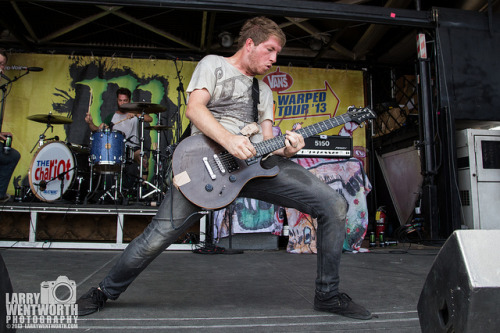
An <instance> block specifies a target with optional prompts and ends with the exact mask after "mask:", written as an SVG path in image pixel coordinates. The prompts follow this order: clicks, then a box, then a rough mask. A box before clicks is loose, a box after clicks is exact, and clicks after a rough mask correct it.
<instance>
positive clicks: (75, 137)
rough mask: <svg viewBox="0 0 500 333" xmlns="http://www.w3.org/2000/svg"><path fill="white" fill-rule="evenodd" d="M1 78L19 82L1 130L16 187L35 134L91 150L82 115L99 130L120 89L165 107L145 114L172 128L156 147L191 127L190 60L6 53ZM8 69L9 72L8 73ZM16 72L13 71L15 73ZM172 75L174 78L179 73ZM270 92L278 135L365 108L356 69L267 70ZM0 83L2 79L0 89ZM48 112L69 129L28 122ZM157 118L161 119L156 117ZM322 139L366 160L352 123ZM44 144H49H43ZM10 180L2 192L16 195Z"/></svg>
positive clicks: (152, 137)
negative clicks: (342, 139) (11, 153)
mask: <svg viewBox="0 0 500 333" xmlns="http://www.w3.org/2000/svg"><path fill="white" fill-rule="evenodd" d="M8 66H9V67H10V68H11V69H10V70H7V71H6V72H5V74H6V75H7V76H9V77H10V78H11V79H16V78H18V79H17V80H16V81H15V82H13V83H12V84H11V85H10V86H9V87H8V88H7V94H6V98H5V111H4V115H3V123H2V131H8V132H12V133H13V135H14V139H13V147H14V148H16V149H17V150H18V151H19V152H20V153H21V160H20V162H19V164H18V165H17V168H16V170H15V171H14V175H13V178H14V181H15V182H19V184H21V182H22V184H24V185H26V179H27V178H28V173H29V171H30V169H33V166H32V161H33V159H34V156H35V154H36V152H37V149H38V147H39V146H38V143H39V138H40V135H42V134H44V135H45V138H46V140H48V141H50V140H54V138H55V137H58V138H56V139H58V140H59V141H65V142H67V143H70V144H72V145H83V146H86V145H89V144H90V140H89V139H90V135H91V133H90V130H89V128H88V125H87V123H85V120H84V119H85V115H86V113H87V112H90V114H91V115H92V117H93V119H94V123H95V124H96V125H98V124H99V123H100V122H101V121H102V120H103V119H104V118H105V117H106V116H107V115H108V114H110V113H113V112H114V111H116V109H117V104H116V95H115V92H116V90H117V89H118V87H126V88H128V89H130V90H131V91H132V102H151V103H156V104H161V105H163V106H165V107H166V108H167V110H166V111H165V112H162V113H159V114H151V116H152V117H153V123H151V125H156V124H158V122H159V121H160V122H161V125H169V126H171V127H172V129H171V130H169V131H168V133H166V134H165V133H162V135H163V136H162V138H161V144H162V147H166V145H169V144H172V143H174V141H175V137H176V136H175V134H174V133H176V131H177V126H178V124H177V123H176V122H175V119H176V118H177V111H178V106H179V104H180V106H181V107H180V115H179V118H180V119H181V122H182V125H181V126H182V128H181V129H180V130H181V132H182V130H183V129H184V128H185V127H186V126H187V124H188V123H189V121H188V120H187V119H186V118H185V116H184V113H185V103H184V97H185V96H184V92H183V89H182V88H183V87H187V86H188V83H189V80H190V78H191V74H192V72H193V70H194V68H195V66H196V62H192V61H177V62H174V61H173V60H157V59H156V58H154V57H151V58H150V59H134V58H133V57H131V58H115V57H94V56H84V57H82V56H78V57H77V56H67V55H40V54H11V55H9V63H8ZM18 66H27V67H35V66H36V67H41V68H43V71H41V72H30V73H29V74H27V75H23V74H25V73H26V70H21V69H19V68H18ZM12 67H14V69H12ZM16 68H17V69H16ZM177 69H178V71H179V73H178V72H177ZM260 78H261V79H263V80H264V81H265V82H266V83H267V84H268V85H269V86H270V87H271V89H272V90H273V92H274V101H275V132H276V133H284V132H285V131H286V130H288V129H291V128H292V126H293V125H294V124H296V123H300V124H301V125H302V126H303V127H305V126H308V125H311V124H314V123H316V122H318V121H322V120H325V119H327V118H329V117H335V116H339V115H341V114H343V113H345V112H346V110H347V107H348V106H350V105H356V106H364V98H363V74H362V72H360V71H348V70H334V69H311V68H296V67H291V66H290V67H286V68H283V67H282V68H280V67H273V68H272V69H271V70H270V72H269V73H268V74H267V75H264V76H262V77H260ZM3 83H4V81H2V84H3ZM49 113H52V114H53V115H57V116H63V117H67V118H69V119H71V120H72V122H71V123H70V124H64V125H62V124H54V125H52V127H48V126H47V124H45V123H39V122H35V121H31V120H28V119H26V118H27V117H28V116H32V115H38V114H44V115H47V114H49ZM157 115H159V118H160V119H158V117H157ZM324 134H328V135H352V136H353V142H354V146H355V148H354V154H355V157H357V158H359V159H360V160H362V161H363V162H364V159H365V148H364V147H365V132H364V128H362V129H361V128H358V126H357V125H355V124H351V123H349V124H345V125H344V126H339V127H337V128H334V129H332V130H329V131H327V132H325V133H324ZM49 139H50V140H49ZM157 141H158V140H157V132H156V131H154V130H152V131H146V132H145V138H144V142H145V146H146V147H147V149H150V148H152V149H155V148H156V144H157ZM149 158H150V163H149V170H148V172H149V173H148V179H152V177H153V173H154V163H152V156H149ZM14 181H11V184H10V185H9V190H8V193H11V194H14V188H13V184H14Z"/></svg>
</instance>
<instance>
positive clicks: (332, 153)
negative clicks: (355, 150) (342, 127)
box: [295, 135, 352, 158]
mask: <svg viewBox="0 0 500 333" xmlns="http://www.w3.org/2000/svg"><path fill="white" fill-rule="evenodd" d="M304 142H305V144H306V145H305V147H304V148H302V149H301V150H299V152H298V153H297V154H296V155H295V156H296V157H329V158H349V157H352V137H350V136H340V135H331V136H329V135H313V136H310V137H308V138H305V139H304Z"/></svg>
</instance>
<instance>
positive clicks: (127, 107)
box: [120, 102, 167, 114]
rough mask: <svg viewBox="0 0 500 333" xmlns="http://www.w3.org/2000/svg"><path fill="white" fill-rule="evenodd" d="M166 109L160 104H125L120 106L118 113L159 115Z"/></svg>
mask: <svg viewBox="0 0 500 333" xmlns="http://www.w3.org/2000/svg"><path fill="white" fill-rule="evenodd" d="M166 110H167V108H166V107H165V106H163V105H160V104H154V103H147V102H139V103H127V104H122V105H120V111H122V112H133V113H139V114H140V113H143V112H144V113H160V112H163V111H166Z"/></svg>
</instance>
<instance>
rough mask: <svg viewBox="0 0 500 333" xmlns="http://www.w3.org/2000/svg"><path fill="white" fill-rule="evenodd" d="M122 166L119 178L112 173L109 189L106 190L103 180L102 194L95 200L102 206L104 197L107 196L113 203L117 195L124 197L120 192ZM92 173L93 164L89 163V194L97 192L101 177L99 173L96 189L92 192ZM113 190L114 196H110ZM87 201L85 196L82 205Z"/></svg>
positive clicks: (116, 199)
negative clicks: (112, 180)
mask: <svg viewBox="0 0 500 333" xmlns="http://www.w3.org/2000/svg"><path fill="white" fill-rule="evenodd" d="M123 165H124V164H123V163H122V164H121V166H120V176H119V177H118V174H117V173H113V179H114V184H113V185H112V186H111V187H110V188H109V189H106V179H104V184H103V190H104V193H103V195H101V197H100V198H99V199H98V200H97V201H98V202H99V203H101V204H102V202H103V201H104V199H105V198H106V196H108V197H109V198H110V199H111V200H113V201H114V202H115V203H116V202H117V201H118V194H120V196H121V197H122V198H123V197H124V196H123V192H122V177H123ZM93 172H94V167H93V163H90V188H89V193H93V192H95V191H96V190H97V186H99V183H100V182H101V178H102V175H103V174H102V173H100V175H99V181H98V184H97V186H96V188H95V189H94V190H93V191H92V178H93V177H92V175H93ZM104 176H106V174H104ZM118 179H119V180H118ZM113 189H114V195H113V194H111V191H112V190H113ZM87 200H88V197H87V196H86V197H85V200H84V203H87Z"/></svg>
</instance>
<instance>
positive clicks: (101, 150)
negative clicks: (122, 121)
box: [90, 129, 125, 173]
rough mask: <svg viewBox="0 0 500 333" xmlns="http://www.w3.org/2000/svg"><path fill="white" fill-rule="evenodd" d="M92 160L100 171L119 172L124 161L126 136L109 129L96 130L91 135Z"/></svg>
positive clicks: (95, 167) (95, 168)
mask: <svg viewBox="0 0 500 333" xmlns="http://www.w3.org/2000/svg"><path fill="white" fill-rule="evenodd" d="M90 145H91V147H90V162H91V163H92V165H93V167H94V170H96V171H97V172H100V173H115V172H119V171H120V168H121V164H122V162H123V154H124V147H125V136H124V135H123V133H122V132H120V131H115V130H113V131H111V130H109V129H106V130H102V131H99V132H95V133H93V134H92V136H91V137H90Z"/></svg>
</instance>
